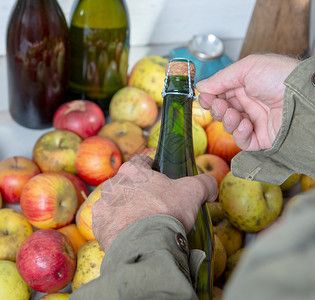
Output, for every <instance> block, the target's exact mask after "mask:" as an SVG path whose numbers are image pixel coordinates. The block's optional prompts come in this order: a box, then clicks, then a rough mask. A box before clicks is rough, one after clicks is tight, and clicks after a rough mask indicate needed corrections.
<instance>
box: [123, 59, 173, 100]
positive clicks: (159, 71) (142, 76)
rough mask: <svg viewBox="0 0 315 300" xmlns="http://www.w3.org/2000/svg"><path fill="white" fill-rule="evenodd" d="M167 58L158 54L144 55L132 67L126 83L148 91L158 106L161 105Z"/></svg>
mask: <svg viewBox="0 0 315 300" xmlns="http://www.w3.org/2000/svg"><path fill="white" fill-rule="evenodd" d="M167 64H168V60H167V59H165V58H163V57H160V56H146V57H143V58H142V59H140V60H139V61H138V62H137V63H136V64H135V65H134V67H133V68H132V70H131V72H130V75H129V78H128V85H129V86H132V87H136V88H138V89H140V90H143V91H145V92H146V93H148V94H149V95H150V96H151V97H152V98H153V100H154V101H155V102H156V104H157V105H158V106H162V103H163V98H162V95H161V93H162V90H163V87H164V79H165V68H166V66H167Z"/></svg>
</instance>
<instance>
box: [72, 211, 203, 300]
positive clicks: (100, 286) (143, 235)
mask: <svg viewBox="0 0 315 300" xmlns="http://www.w3.org/2000/svg"><path fill="white" fill-rule="evenodd" d="M179 237H180V238H181V239H179ZM183 243H184V244H183ZM186 243H187V239H186V236H185V230H184V228H183V226H182V224H181V223H180V222H179V221H178V220H176V219H175V218H173V217H171V216H167V215H156V216H151V217H148V218H144V219H141V220H139V221H137V222H135V223H133V224H131V225H130V226H129V227H127V228H126V229H125V230H124V231H123V232H122V233H121V234H119V236H118V237H117V238H116V239H115V240H114V242H113V243H112V244H111V245H110V247H109V248H108V250H107V251H106V253H105V256H104V258H103V261H102V266H101V275H100V277H98V278H97V279H95V280H93V281H91V282H89V283H87V284H84V285H83V286H81V287H80V288H79V289H77V290H76V291H75V292H74V293H73V294H72V295H71V297H70V300H74V299H75V300H81V299H82V300H87V299H88V300H92V299H98V300H100V299H110V300H115V299H198V298H197V296H196V294H195V291H194V289H193V283H194V282H193V281H195V280H196V277H197V273H198V269H199V266H200V264H201V262H202V261H203V259H204V258H205V254H204V253H203V252H202V251H198V250H194V252H193V254H191V253H189V252H188V251H187V249H186V247H184V246H187V244H186ZM191 262H193V263H191Z"/></svg>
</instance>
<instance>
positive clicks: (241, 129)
mask: <svg viewBox="0 0 315 300" xmlns="http://www.w3.org/2000/svg"><path fill="white" fill-rule="evenodd" d="M237 129H238V131H240V132H242V131H243V130H244V129H245V126H244V120H242V121H241V122H240V124H239V125H238V127H237Z"/></svg>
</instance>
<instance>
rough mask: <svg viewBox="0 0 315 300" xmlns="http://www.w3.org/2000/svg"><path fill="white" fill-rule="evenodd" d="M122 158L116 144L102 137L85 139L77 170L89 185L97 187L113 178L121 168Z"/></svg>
mask: <svg viewBox="0 0 315 300" xmlns="http://www.w3.org/2000/svg"><path fill="white" fill-rule="evenodd" d="M121 163H122V158H121V154H120V151H119V149H118V147H117V146H116V144H115V143H114V142H112V141H111V140H110V139H108V138H105V137H101V136H92V137H89V138H87V139H85V140H84V141H83V142H82V143H81V145H80V147H79V150H78V153H77V157H76V161H75V168H76V172H77V174H78V176H79V177H80V178H81V179H82V180H84V181H85V182H86V183H87V184H89V185H92V186H97V185H99V184H100V183H102V182H104V181H105V180H106V179H108V178H111V177H113V176H114V175H115V174H116V173H117V172H118V169H119V168H120V166H121Z"/></svg>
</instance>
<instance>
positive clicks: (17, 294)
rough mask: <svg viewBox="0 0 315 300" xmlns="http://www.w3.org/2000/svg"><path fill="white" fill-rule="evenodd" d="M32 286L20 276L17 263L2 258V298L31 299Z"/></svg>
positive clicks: (13, 299)
mask: <svg viewBox="0 0 315 300" xmlns="http://www.w3.org/2000/svg"><path fill="white" fill-rule="evenodd" d="M30 296H31V288H30V287H29V286H28V285H27V284H26V282H25V281H24V280H23V279H22V277H21V276H20V274H19V272H18V270H17V268H16V264H15V263H14V262H12V261H9V260H0V299H3V300H5V299H7V300H9V299H10V300H29V299H30Z"/></svg>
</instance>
